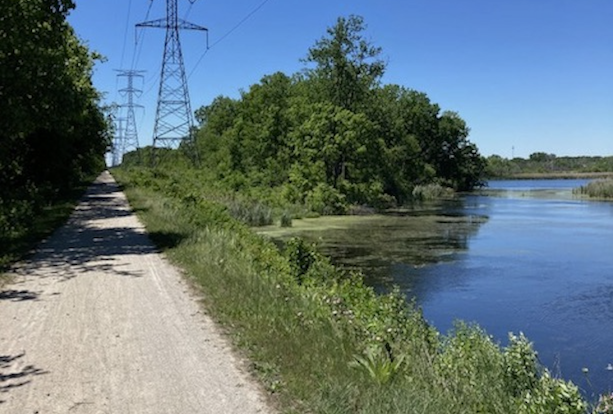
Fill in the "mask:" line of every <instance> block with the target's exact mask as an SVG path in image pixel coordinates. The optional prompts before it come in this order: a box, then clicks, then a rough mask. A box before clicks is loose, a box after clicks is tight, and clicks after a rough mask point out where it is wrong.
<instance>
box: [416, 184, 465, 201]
mask: <svg viewBox="0 0 613 414" xmlns="http://www.w3.org/2000/svg"><path fill="white" fill-rule="evenodd" d="M411 195H412V196H413V200H417V201H430V200H438V199H441V198H451V197H453V196H454V195H455V192H454V191H453V189H452V188H449V187H443V186H442V185H440V184H427V185H416V186H415V187H414V188H413V192H412V193H411Z"/></svg>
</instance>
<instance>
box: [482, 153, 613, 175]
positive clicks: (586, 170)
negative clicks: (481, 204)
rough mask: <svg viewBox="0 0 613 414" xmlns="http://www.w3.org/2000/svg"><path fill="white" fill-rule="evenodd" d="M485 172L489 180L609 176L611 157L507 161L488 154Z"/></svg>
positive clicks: (537, 156)
mask: <svg viewBox="0 0 613 414" xmlns="http://www.w3.org/2000/svg"><path fill="white" fill-rule="evenodd" d="M485 171H486V175H487V176H488V177H489V178H522V177H523V178H529V177H535V178H536V177H547V176H549V177H560V178H564V177H566V178H572V177H576V176H599V175H600V176H606V175H609V174H607V173H611V174H610V175H613V156H609V157H588V156H579V157H558V156H556V155H555V154H547V153H544V152H535V153H533V154H531V155H530V156H529V157H528V158H513V159H507V158H502V157H500V156H499V155H492V156H490V157H488V158H487V168H486V170H485Z"/></svg>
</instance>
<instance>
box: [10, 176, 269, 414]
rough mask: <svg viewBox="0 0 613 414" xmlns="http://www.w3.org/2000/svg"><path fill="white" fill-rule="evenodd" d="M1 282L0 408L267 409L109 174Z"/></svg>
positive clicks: (42, 413) (23, 411) (183, 413)
mask: <svg viewBox="0 0 613 414" xmlns="http://www.w3.org/2000/svg"><path fill="white" fill-rule="evenodd" d="M15 273H16V281H15V283H12V284H11V285H9V286H5V287H4V288H3V289H2V290H0V413H18V414H34V413H39V414H48V413H62V414H66V413H68V414H81V413H88V414H90V413H92V414H93V413H109V414H128V413H138V414H141V413H143V414H144V413H160V414H162V413H163V414H170V413H172V414H175V413H176V414H190V413H199V414H203V413H215V414H225V413H240V414H249V413H269V412H272V410H271V409H270V408H269V407H268V406H267V405H266V402H265V397H264V394H263V393H262V392H261V391H260V390H259V388H258V387H257V385H254V383H253V382H252V381H251V380H250V378H249V376H248V375H247V374H246V373H245V371H244V370H243V369H242V368H241V361H240V360H239V359H238V358H236V357H235V356H234V355H233V354H232V352H231V349H230V347H229V345H228V343H227V342H226V341H225V340H224V339H223V338H222V336H221V335H220V333H219V331H218V330H217V329H216V327H215V325H214V324H213V322H212V321H211V320H210V318H209V317H207V315H205V314H203V312H202V310H201V307H200V306H199V304H198V303H197V300H196V299H195V298H194V296H193V295H192V294H191V293H190V289H189V288H188V286H187V285H186V283H185V282H183V281H182V279H181V276H180V275H179V273H178V272H177V270H176V269H174V268H173V267H172V266H170V265H169V264H168V263H167V262H166V261H165V260H164V258H162V257H161V255H160V254H158V253H157V252H156V250H155V248H154V247H153V245H152V244H151V242H150V240H149V239H148V237H147V236H146V234H145V230H144V228H143V226H142V225H141V224H140V222H139V221H138V220H137V218H136V216H135V215H134V214H133V213H132V212H131V210H130V208H129V206H128V203H127V201H126V198H125V195H124V194H123V193H122V192H121V191H119V189H118V187H117V185H116V184H115V181H114V180H113V178H112V177H111V175H110V174H109V173H108V172H105V173H103V174H102V175H101V176H100V177H99V178H98V179H97V180H96V182H95V183H94V185H92V187H91V188H90V189H89V190H88V192H87V194H86V196H85V197H84V199H83V200H82V202H81V203H80V204H79V206H78V207H77V209H76V210H75V212H74V213H73V215H72V217H71V218H70V220H69V222H68V223H67V224H66V225H65V226H64V227H63V228H61V229H59V230H58V231H57V232H56V233H55V234H54V235H53V236H52V237H51V238H50V239H49V240H48V241H46V242H45V243H43V244H42V245H41V246H40V248H39V250H38V251H37V253H36V254H35V256H34V257H33V258H32V259H31V260H29V261H28V262H27V263H23V264H21V265H19V266H18V268H17V269H16V270H15Z"/></svg>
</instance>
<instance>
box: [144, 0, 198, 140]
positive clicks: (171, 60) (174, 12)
mask: <svg viewBox="0 0 613 414" xmlns="http://www.w3.org/2000/svg"><path fill="white" fill-rule="evenodd" d="M194 1H195V0H190V2H192V3H193V2H194ZM136 27H137V28H139V27H154V28H165V29H166V42H165V44H164V58H163V61H162V74H161V77H160V89H159V93H158V102H157V109H156V112H155V126H154V129H153V147H154V148H160V147H165V148H177V147H179V145H180V144H181V142H183V141H184V140H188V142H191V141H193V126H194V121H193V118H192V110H191V105H190V101H189V93H188V91H187V77H186V76H185V66H184V64H183V53H182V51H181V41H180V39H179V31H180V30H203V31H208V29H207V28H205V27H202V26H198V25H195V24H193V23H189V22H186V21H185V20H183V19H179V17H178V6H177V0H166V18H163V19H158V20H151V21H148V22H143V23H139V24H137V25H136Z"/></svg>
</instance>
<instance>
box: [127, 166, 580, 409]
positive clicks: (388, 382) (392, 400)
mask: <svg viewBox="0 0 613 414" xmlns="http://www.w3.org/2000/svg"><path fill="white" fill-rule="evenodd" d="M116 176H117V177H118V178H119V179H120V181H122V182H123V183H124V184H126V192H127V195H128V198H129V199H130V202H131V204H132V206H133V207H134V209H135V210H136V211H137V212H138V213H139V216H140V217H141V219H142V220H143V222H144V223H145V225H146V226H147V229H148V231H149V233H150V234H152V235H153V237H154V239H155V237H158V238H159V239H160V240H161V241H164V240H171V241H172V242H166V243H159V242H158V244H159V245H160V247H161V248H162V249H164V251H165V253H166V255H167V256H168V257H169V258H170V259H171V260H172V261H173V262H174V263H175V264H177V265H179V266H180V267H181V268H182V269H183V270H184V271H185V274H186V275H187V277H188V278H189V279H190V280H191V281H193V282H194V284H195V285H196V286H198V288H199V289H200V291H201V293H202V297H203V302H204V305H205V306H206V308H207V310H208V312H209V313H210V314H211V315H212V316H213V317H214V318H215V319H216V320H217V321H218V322H219V324H221V325H222V326H223V327H224V328H225V331H226V332H227V333H228V335H230V337H231V338H233V340H234V343H235V344H236V346H237V347H238V349H240V350H241V352H243V353H244V354H245V355H246V356H247V357H248V359H249V361H251V363H250V366H251V368H252V371H253V373H254V374H255V375H256V376H257V377H258V378H259V380H260V381H261V382H262V384H263V385H264V386H265V388H266V389H267V390H268V392H269V395H270V396H271V399H272V400H273V401H274V402H275V403H276V405H277V406H278V407H279V410H280V411H281V412H285V413H338V414H341V413H347V414H349V413H352V414H353V413H361V414H375V413H386V414H387V413H391V414H394V413H398V414H400V413H461V414H469V413H470V414H474V413H513V414H515V413H535V414H536V413H539V414H540V413H543V414H546V413H562V412H564V413H569V414H583V413H585V412H586V409H585V404H584V403H583V402H582V401H581V400H580V398H579V397H578V391H577V390H576V388H573V387H572V386H571V385H569V384H567V383H565V382H563V381H560V380H555V379H552V378H551V377H550V376H549V375H548V374H546V373H545V374H543V375H541V372H540V371H539V370H540V368H538V366H537V365H536V356H535V354H534V351H533V350H532V347H531V345H530V344H529V342H527V340H526V339H525V338H523V337H519V339H516V340H515V342H513V341H511V345H510V346H508V347H506V348H503V347H501V346H500V345H499V344H497V343H495V342H494V341H493V340H492V339H491V337H490V336H488V335H487V334H486V333H485V332H483V331H482V330H481V329H480V328H478V327H476V326H468V325H464V324H458V325H457V327H456V330H455V331H454V332H452V333H451V334H449V335H448V336H442V335H441V334H439V333H437V332H436V331H435V330H434V329H433V328H431V327H430V326H428V325H427V324H426V323H425V321H424V319H423V317H422V315H421V312H420V310H419V309H417V308H416V307H415V306H414V305H412V304H411V303H407V302H406V300H405V298H404V297H403V296H402V295H400V294H399V292H397V291H396V292H394V293H392V294H390V295H384V296H378V295H377V294H375V292H374V290H373V289H372V288H370V287H367V286H365V285H364V283H363V279H362V278H361V277H360V275H355V274H354V275H350V274H344V273H342V272H340V271H339V270H338V269H336V268H335V267H334V266H332V265H330V263H329V261H327V260H326V259H325V258H324V257H322V256H321V255H319V254H318V253H316V251H315V250H314V249H313V248H312V247H310V246H309V245H308V243H305V242H303V241H300V240H296V239H293V240H290V241H289V242H288V243H287V250H286V251H285V252H279V250H278V249H277V248H276V247H275V246H274V245H273V244H272V243H271V242H270V241H267V240H266V239H265V238H262V237H260V236H258V235H256V234H255V233H254V232H253V231H251V230H250V229H249V228H248V227H247V226H246V225H244V224H241V223H239V222H238V221H236V220H235V219H232V218H231V217H230V215H229V213H228V211H227V209H225V207H221V206H219V205H217V204H215V203H211V202H208V201H206V200H202V199H201V198H199V197H198V195H197V194H194V195H193V196H190V198H189V199H188V198H186V197H183V196H181V194H178V196H177V195H175V196H173V197H169V196H168V195H166V194H164V193H163V192H162V191H160V190H159V189H163V188H167V187H168V186H166V185H164V183H163V182H159V183H157V184H156V185H155V186H154V187H155V188H156V189H157V190H152V189H150V188H146V187H142V186H137V187H134V186H133V185H132V184H131V183H130V177H129V176H127V175H123V173H122V172H121V171H117V175H116ZM192 191H193V190H192ZM189 200H196V201H189ZM168 235H171V236H172V237H170V238H169V239H168ZM534 375H536V376H537V377H534Z"/></svg>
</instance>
